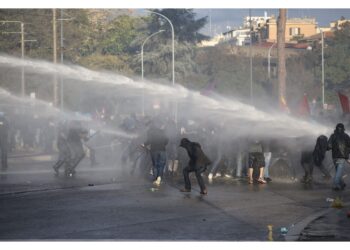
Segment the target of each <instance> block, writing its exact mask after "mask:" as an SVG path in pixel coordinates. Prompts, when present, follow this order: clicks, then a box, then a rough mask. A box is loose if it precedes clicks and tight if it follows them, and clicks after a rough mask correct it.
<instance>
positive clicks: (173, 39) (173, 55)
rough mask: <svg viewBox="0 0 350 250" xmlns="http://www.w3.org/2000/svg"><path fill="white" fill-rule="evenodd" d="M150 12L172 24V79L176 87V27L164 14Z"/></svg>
mask: <svg viewBox="0 0 350 250" xmlns="http://www.w3.org/2000/svg"><path fill="white" fill-rule="evenodd" d="M146 11H148V12H151V13H153V14H155V15H158V16H161V17H163V18H164V19H165V20H167V21H168V22H169V24H170V27H171V39H172V75H173V76H172V78H173V85H175V42H174V41H175V35H174V26H173V24H172V22H171V21H170V20H169V18H167V17H166V16H164V15H163V14H160V13H158V12H154V11H151V10H146Z"/></svg>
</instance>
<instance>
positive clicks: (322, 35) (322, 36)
mask: <svg viewBox="0 0 350 250" xmlns="http://www.w3.org/2000/svg"><path fill="white" fill-rule="evenodd" d="M321 40H322V109H324V34H323V30H321Z"/></svg>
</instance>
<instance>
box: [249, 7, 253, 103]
mask: <svg viewBox="0 0 350 250" xmlns="http://www.w3.org/2000/svg"><path fill="white" fill-rule="evenodd" d="M249 41H250V42H249V63H250V103H251V104H253V56H252V42H253V39H252V10H251V9H249Z"/></svg>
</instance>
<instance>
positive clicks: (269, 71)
mask: <svg viewBox="0 0 350 250" xmlns="http://www.w3.org/2000/svg"><path fill="white" fill-rule="evenodd" d="M275 45H276V43H273V44H272V45H271V47H270V48H269V53H268V55H267V77H268V79H269V80H270V78H271V69H270V67H271V50H272V48H273V47H274V46H275Z"/></svg>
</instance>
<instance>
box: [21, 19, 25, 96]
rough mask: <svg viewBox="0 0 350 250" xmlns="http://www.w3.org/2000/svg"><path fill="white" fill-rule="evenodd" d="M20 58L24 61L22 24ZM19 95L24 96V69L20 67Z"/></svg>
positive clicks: (22, 28)
mask: <svg viewBox="0 0 350 250" xmlns="http://www.w3.org/2000/svg"><path fill="white" fill-rule="evenodd" d="M21 51H22V53H21V58H22V60H24V23H22V22H21ZM21 95H22V97H24V95H25V78H24V67H23V66H22V67H21Z"/></svg>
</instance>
